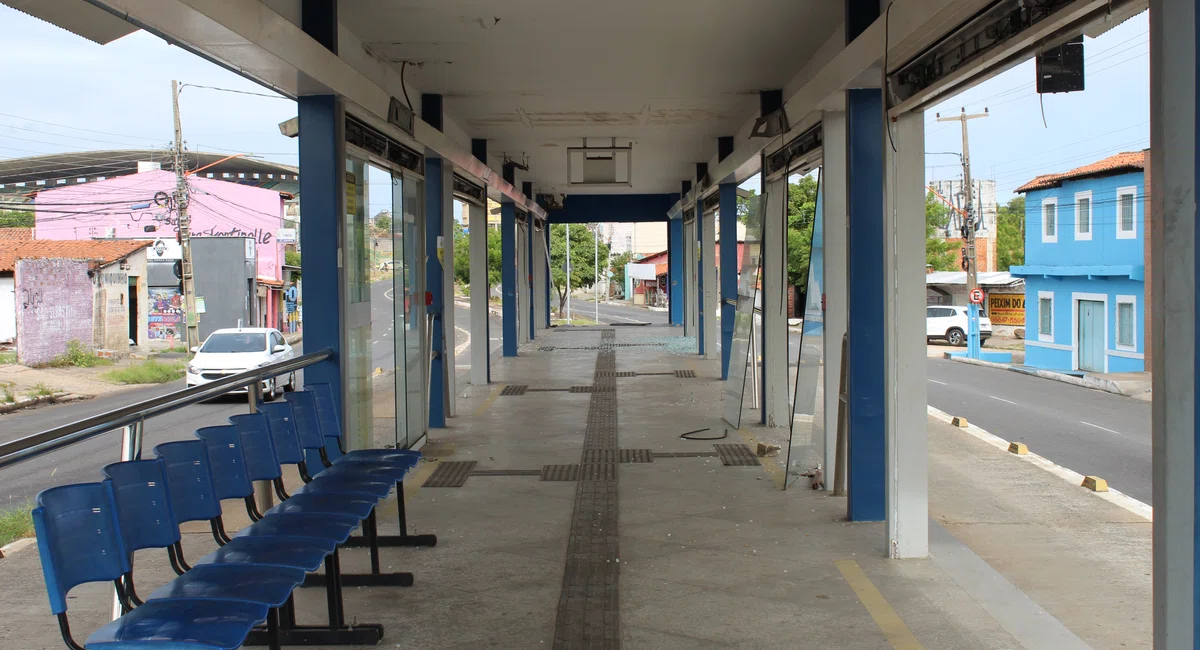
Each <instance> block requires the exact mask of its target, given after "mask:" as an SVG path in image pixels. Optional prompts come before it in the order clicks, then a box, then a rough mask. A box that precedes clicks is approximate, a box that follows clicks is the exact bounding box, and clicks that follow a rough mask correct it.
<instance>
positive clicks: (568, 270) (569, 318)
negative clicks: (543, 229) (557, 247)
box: [566, 223, 571, 325]
mask: <svg viewBox="0 0 1200 650" xmlns="http://www.w3.org/2000/svg"><path fill="white" fill-rule="evenodd" d="M566 226H567V268H566V271H567V325H570V324H571V224H569V223H568V224H566Z"/></svg>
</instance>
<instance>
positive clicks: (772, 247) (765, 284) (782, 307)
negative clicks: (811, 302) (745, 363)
mask: <svg viewBox="0 0 1200 650" xmlns="http://www.w3.org/2000/svg"><path fill="white" fill-rule="evenodd" d="M764 192H765V193H766V195H767V207H766V213H765V214H764V215H763V238H762V242H763V244H762V246H763V250H762V260H763V265H762V282H761V285H762V290H761V295H762V301H761V302H762V333H763V339H762V340H763V346H762V358H763V363H762V368H763V376H764V383H763V386H764V390H765V395H764V400H763V415H764V417H765V418H766V422H765V424H766V425H767V426H769V427H790V426H791V425H792V407H791V399H790V394H789V391H788V329H787V312H786V307H787V295H786V294H785V293H784V292H785V291H786V290H787V176H786V175H783V176H780V177H779V178H778V179H776V180H772V181H767V182H765V183H764Z"/></svg>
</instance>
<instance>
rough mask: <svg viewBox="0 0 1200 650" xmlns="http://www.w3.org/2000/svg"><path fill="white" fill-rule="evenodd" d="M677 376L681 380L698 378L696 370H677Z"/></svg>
mask: <svg viewBox="0 0 1200 650" xmlns="http://www.w3.org/2000/svg"><path fill="white" fill-rule="evenodd" d="M675 376H676V377H679V378H680V379H694V378H695V377H696V371H695V370H676V371H675Z"/></svg>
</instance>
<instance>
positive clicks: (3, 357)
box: [0, 350, 17, 366]
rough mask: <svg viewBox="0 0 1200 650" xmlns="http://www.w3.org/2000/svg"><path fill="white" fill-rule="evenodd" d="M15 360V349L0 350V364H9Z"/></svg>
mask: <svg viewBox="0 0 1200 650" xmlns="http://www.w3.org/2000/svg"><path fill="white" fill-rule="evenodd" d="M16 362H17V353H16V351H14V350H10V351H8V352H0V366H3V365H6V364H10V363H16Z"/></svg>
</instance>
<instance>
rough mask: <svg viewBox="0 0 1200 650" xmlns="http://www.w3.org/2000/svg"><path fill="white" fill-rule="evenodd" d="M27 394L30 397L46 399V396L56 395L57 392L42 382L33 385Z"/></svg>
mask: <svg viewBox="0 0 1200 650" xmlns="http://www.w3.org/2000/svg"><path fill="white" fill-rule="evenodd" d="M27 392H28V393H29V396H30V397H46V396H48V395H53V394H55V393H57V392H58V390H57V389H54V388H51V387H50V386H47V385H46V384H44V383H42V382H38V383H36V384H34V386H33V388H30V389H29V390H28V391H27Z"/></svg>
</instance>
